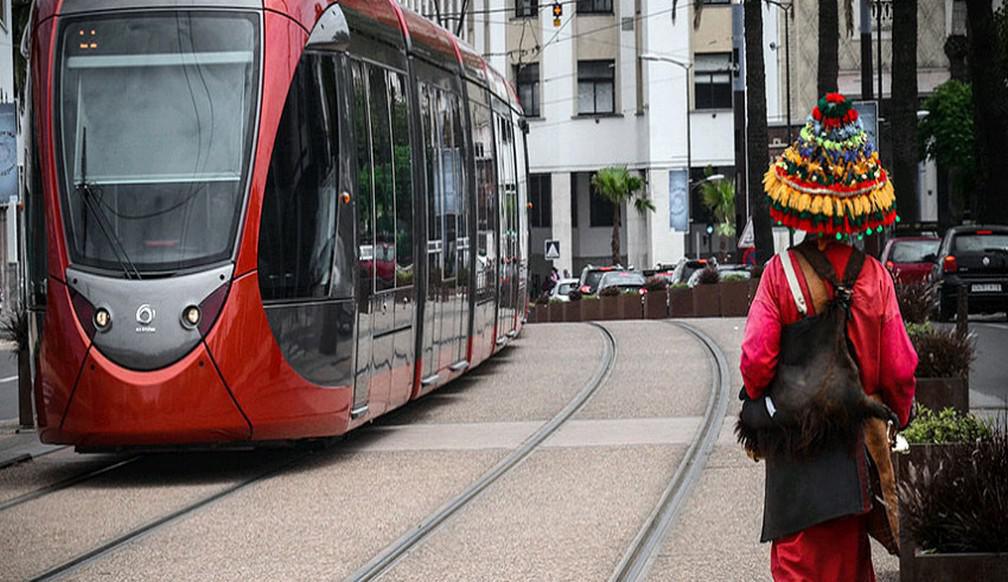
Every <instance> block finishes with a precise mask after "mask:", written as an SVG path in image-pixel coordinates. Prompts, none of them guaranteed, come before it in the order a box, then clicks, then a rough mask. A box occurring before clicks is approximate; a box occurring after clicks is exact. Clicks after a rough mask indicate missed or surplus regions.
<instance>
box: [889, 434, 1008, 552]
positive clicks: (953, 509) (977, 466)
mask: <svg viewBox="0 0 1008 582" xmlns="http://www.w3.org/2000/svg"><path fill="white" fill-rule="evenodd" d="M948 449H950V450H943V451H936V452H935V454H936V455H938V458H939V459H940V465H939V466H938V469H937V470H934V471H932V470H930V469H928V468H927V467H923V468H919V467H915V466H913V465H911V466H910V471H909V472H908V473H909V474H908V475H907V476H906V477H905V478H904V479H903V481H902V482H901V483H900V485H899V493H900V500H901V501H902V503H903V509H904V516H905V518H906V525H907V529H908V531H909V533H910V536H911V537H912V538H913V540H914V542H915V543H916V545H917V547H919V548H921V549H923V550H933V551H937V552H948V553H956V552H1008V519H1006V516H1008V435H1006V434H1004V433H998V434H995V435H994V436H991V437H987V438H983V439H980V440H979V441H977V442H976V443H975V444H969V445H961V446H954V445H950V446H949V447H948Z"/></svg>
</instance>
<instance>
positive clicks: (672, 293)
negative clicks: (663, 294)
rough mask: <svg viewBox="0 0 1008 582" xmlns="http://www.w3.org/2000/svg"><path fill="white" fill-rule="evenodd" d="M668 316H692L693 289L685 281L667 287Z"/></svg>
mask: <svg viewBox="0 0 1008 582" xmlns="http://www.w3.org/2000/svg"><path fill="white" fill-rule="evenodd" d="M668 293H669V298H668V304H669V317H693V290H692V289H690V288H689V286H688V285H686V284H685V283H676V284H675V285H672V286H670V287H669V291H668Z"/></svg>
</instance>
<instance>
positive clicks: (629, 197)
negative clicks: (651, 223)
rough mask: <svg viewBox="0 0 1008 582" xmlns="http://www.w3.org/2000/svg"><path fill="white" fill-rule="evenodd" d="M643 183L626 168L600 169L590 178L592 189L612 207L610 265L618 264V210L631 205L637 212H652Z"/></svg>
mask: <svg viewBox="0 0 1008 582" xmlns="http://www.w3.org/2000/svg"><path fill="white" fill-rule="evenodd" d="M643 186H644V183H643V182H642V181H641V179H640V177H638V176H636V175H634V174H631V173H630V172H629V170H627V169H626V167H622V168H621V167H615V166H611V167H608V168H602V169H601V170H599V171H598V173H596V174H595V175H594V176H592V187H594V188H595V192H596V193H598V195H599V196H602V197H603V198H605V199H606V200H608V201H609V202H612V205H613V227H612V247H611V248H612V264H614V265H618V264H619V263H620V222H621V218H620V209H621V208H623V204H624V203H627V204H628V205H629V204H631V203H632V204H633V206H634V208H636V209H637V212H640V213H641V214H644V213H645V212H648V211H651V212H654V209H655V206H654V203H653V202H652V201H651V199H650V198H648V197H647V194H646V193H644V192H642V191H641V188H643Z"/></svg>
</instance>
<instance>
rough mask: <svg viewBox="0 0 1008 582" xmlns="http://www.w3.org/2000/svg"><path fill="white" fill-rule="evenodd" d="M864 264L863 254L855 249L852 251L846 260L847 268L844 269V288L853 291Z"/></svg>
mask: <svg viewBox="0 0 1008 582" xmlns="http://www.w3.org/2000/svg"><path fill="white" fill-rule="evenodd" d="M864 264H865V254H864V253H863V252H861V251H859V250H858V249H856V248H854V249H852V250H851V255H850V258H848V259H847V268H846V269H844V287H846V288H848V289H852V290H853V289H854V283H855V282H856V281H857V278H858V275H860V274H861V268H862V267H864Z"/></svg>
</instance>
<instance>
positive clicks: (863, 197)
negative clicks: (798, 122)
mask: <svg viewBox="0 0 1008 582" xmlns="http://www.w3.org/2000/svg"><path fill="white" fill-rule="evenodd" d="M763 187H764V189H765V190H766V193H767V195H768V196H770V216H771V217H772V218H773V220H774V221H776V222H777V223H778V224H783V225H784V226H788V227H791V228H795V229H798V230H803V231H805V232H807V233H811V234H828V235H836V236H837V238H841V237H842V236H843V235H848V236H849V235H861V234H874V233H876V232H882V227H884V226H889V225H891V224H892V223H893V222H897V221H899V218H898V217H897V216H896V207H895V202H896V197H895V195H894V194H893V187H892V183H891V182H890V181H889V174H888V173H886V171H885V170H884V169H882V164H881V163H880V162H879V156H878V151H876V150H875V144H873V143H871V141H869V139H868V134H867V133H865V130H864V128H863V127H862V126H861V122H860V121H859V120H858V113H857V111H856V110H855V109H854V108H853V107H852V106H851V104H850V103H848V102H847V100H846V99H845V98H844V96H843V95H841V94H839V93H827V94H826V95H825V96H824V97H822V98H820V99H819V103H818V105H816V106H815V107H813V108H812V114H811V115H809V117H808V121H806V123H805V127H803V128H802V130H801V132H800V133H799V136H798V139H797V140H796V141H795V142H794V143H793V144H791V146H789V147H788V148H787V149H786V150H784V153H783V154H781V156H780V157H779V158H778V159H777V161H776V162H774V163H773V164H771V165H770V169H769V170H767V173H766V175H765V176H764V177H763Z"/></svg>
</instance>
